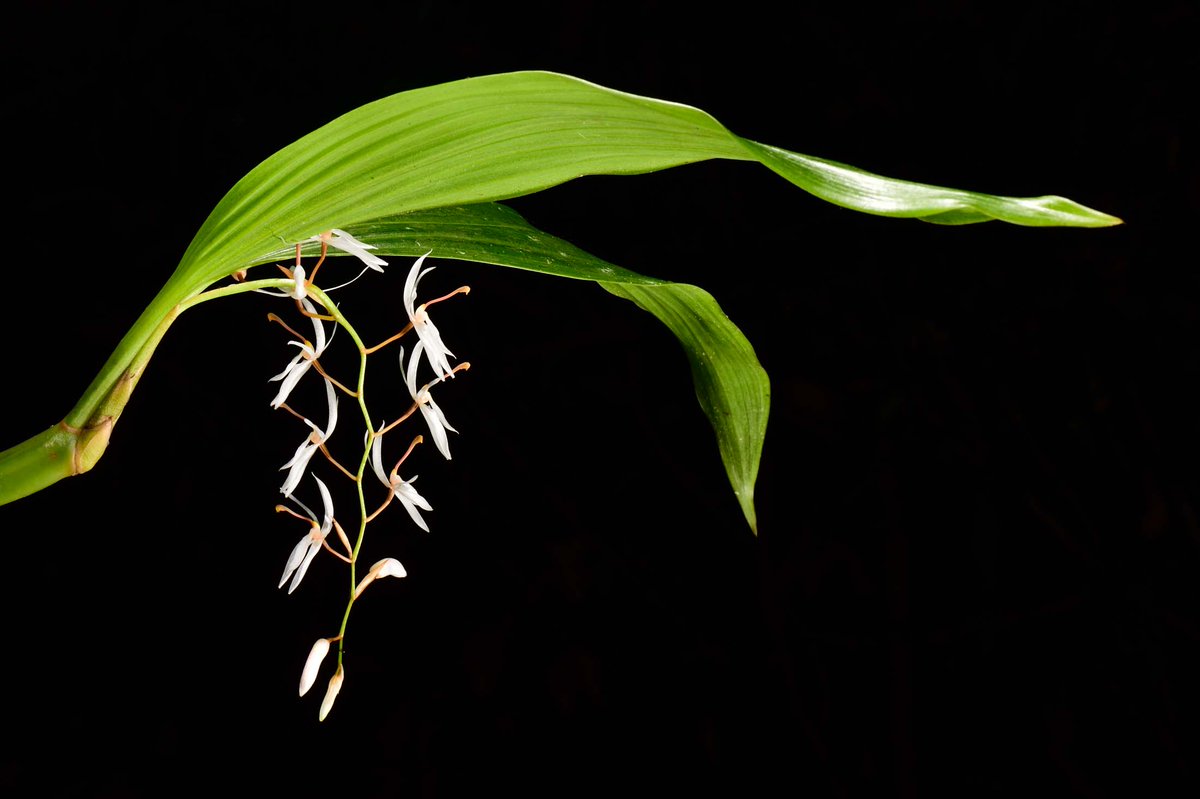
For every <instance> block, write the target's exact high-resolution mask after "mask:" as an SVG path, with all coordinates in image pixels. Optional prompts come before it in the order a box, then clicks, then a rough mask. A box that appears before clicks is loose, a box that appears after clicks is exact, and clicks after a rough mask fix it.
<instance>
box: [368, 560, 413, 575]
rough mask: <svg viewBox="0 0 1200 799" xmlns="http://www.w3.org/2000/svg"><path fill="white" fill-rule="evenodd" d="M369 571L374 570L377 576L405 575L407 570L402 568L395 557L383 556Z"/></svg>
mask: <svg viewBox="0 0 1200 799" xmlns="http://www.w3.org/2000/svg"><path fill="white" fill-rule="evenodd" d="M371 571H373V572H375V574H376V576H377V577H407V576H408V572H406V571H405V570H404V566H403V565H401V563H400V561H398V560H396V559H395V558H384V559H383V560H381V561H379V562H378V563H376V564H375V565H374V566H372V567H371Z"/></svg>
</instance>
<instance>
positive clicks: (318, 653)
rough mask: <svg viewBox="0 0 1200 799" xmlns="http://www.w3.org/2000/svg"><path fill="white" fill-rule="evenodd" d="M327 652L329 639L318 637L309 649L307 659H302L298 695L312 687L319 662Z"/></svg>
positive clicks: (302, 694) (319, 667) (319, 665)
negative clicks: (302, 669) (302, 665)
mask: <svg viewBox="0 0 1200 799" xmlns="http://www.w3.org/2000/svg"><path fill="white" fill-rule="evenodd" d="M328 654H329V639H328V638H318V639H317V642H316V643H315V644H313V645H312V649H311V650H309V653H308V660H306V661H304V671H302V672H300V696H304V695H305V694H306V693H308V689H309V688H312V687H313V683H315V682H316V681H317V672H318V671H319V670H320V669H321V662H322V661H324V660H325V656H326V655H328Z"/></svg>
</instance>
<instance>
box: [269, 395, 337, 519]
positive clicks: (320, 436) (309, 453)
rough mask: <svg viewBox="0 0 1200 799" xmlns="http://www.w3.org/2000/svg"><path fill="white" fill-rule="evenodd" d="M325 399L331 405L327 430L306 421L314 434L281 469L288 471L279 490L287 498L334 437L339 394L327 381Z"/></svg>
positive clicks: (306, 439) (326, 424) (305, 440)
mask: <svg viewBox="0 0 1200 799" xmlns="http://www.w3.org/2000/svg"><path fill="white" fill-rule="evenodd" d="M325 398H326V400H327V401H328V403H329V417H328V421H326V422H325V429H324V430H322V429H321V428H319V427H317V426H316V425H315V424H314V423H313V422H311V421H310V420H308V419H304V423H305V424H306V425H308V426H309V427H310V428H312V432H310V433H309V434H308V437H307V438H305V439H304V441H302V442H301V443H300V446H299V447H297V448H296V452H295V454H293V455H292V459H291V460H290V461H288V462H287V463H285V464H283V466H280V467H279V470H280V471H283V470H284V469H287V470H288V473H287V478H285V479H284V481H283V485H282V486H280V488H279V493H281V494H283V495H284V496H285V497H290V496H291V495H292V492H293V491H295V490H296V486H298V485H300V481H301V480H303V479H304V473H305V472H306V471H307V470H308V464H309V462H310V461H311V460H312V457H313V455H316V454H317V450H319V449H320V448H321V445H322V444H324V443H325V442H326V441H328V440H329V437H330V436H332V435H333V430H334V428H336V427H337V420H338V410H337V407H338V400H337V392H336V391H335V390H334V388H333V383H331V382H330V381H328V380H326V381H325Z"/></svg>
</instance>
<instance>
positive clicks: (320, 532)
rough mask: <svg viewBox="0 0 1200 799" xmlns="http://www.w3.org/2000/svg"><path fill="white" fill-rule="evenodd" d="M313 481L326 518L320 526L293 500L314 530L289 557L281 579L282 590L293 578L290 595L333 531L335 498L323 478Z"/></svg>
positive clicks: (304, 506)
mask: <svg viewBox="0 0 1200 799" xmlns="http://www.w3.org/2000/svg"><path fill="white" fill-rule="evenodd" d="M313 479H314V480H316V481H317V488H319V489H320V490H321V502H322V503H323V504H324V506H325V512H324V517H323V518H322V520H321V523H320V524H319V525H318V524H317V517H316V515H315V514H314V513H313V512H312V511H311V510H309V509H308V506H307V505H305V504H304V503H303V502H301V501H300V500H298V499H297V500H293V501H294V502H295V503H296V504H297V505H299V506H300V507H301V508H303V509H304V512H305V513H307V514H308V518H309V519H310V520H311V521H312V529H311V530H309V532H308V534H307V535H305V536H304V537H303V538H301V539H300V541H299V542H298V543H297V544H296V546H295V547H294V548H293V549H292V554H291V555H289V556H288V560H287V564H286V565H285V566H284V567H283V577H281V578H279V587H280V588H283V584H284V583H286V582H287V580H288V578H289V577H291V578H292V584H291V585H290V586H288V593H289V594H290V593H292V592H293V591H295V590H296V586H298V585H300V581H301V580H303V579H304V575H305V573H306V572H307V571H308V565H309V564H310V563H312V560H313V558H315V557H316V556H317V552H319V551H320V549H321V546H322V545H323V544H324V543H325V537H326V536H327V535H329V531H330V530H331V529H333V498H332V497H331V496H330V495H329V489H328V488H326V487H325V484H324V483H322V482H321V478H319V477H317V476H316V475H314V476H313Z"/></svg>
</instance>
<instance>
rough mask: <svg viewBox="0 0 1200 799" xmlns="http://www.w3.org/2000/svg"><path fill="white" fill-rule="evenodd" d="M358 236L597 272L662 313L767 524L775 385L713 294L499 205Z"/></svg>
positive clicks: (744, 491) (395, 248)
mask: <svg viewBox="0 0 1200 799" xmlns="http://www.w3.org/2000/svg"><path fill="white" fill-rule="evenodd" d="M355 234H356V235H361V237H362V238H363V239H364V240H365V241H369V242H370V243H371V244H373V245H375V246H376V247H377V248H378V249H377V251H378V252H379V253H380V254H383V255H401V256H417V255H422V254H424V253H427V252H429V251H431V250H432V252H433V257H435V258H452V259H460V260H467V261H477V262H480V263H489V264H498V265H500V266H511V267H516V268H518V269H528V270H531V271H535V272H542V273H544V274H548V275H556V276H558V277H569V278H576V279H581V280H593V281H596V282H597V283H599V284H600V285H601V286H603V287H604V288H605V289H607V290H608V291H610V292H611V293H613V294H615V295H617V296H618V297H624V298H625V299H627V300H630V301H631V302H634V303H635V304H637V305H638V306H639V307H641V308H642V309H644V310H646V311H649V312H650V313H652V314H654V315H655V316H656V317H658V319H659V320H660V321H662V323H663V324H665V325H666V326H667V327H668V328H669V329H670V330H671V332H672V333H674V334H675V336H676V337H677V338H678V339H679V342H680V344H682V345H683V349H684V352H685V353H686V354H687V358H688V362H689V363H690V364H691V367H692V379H693V382H694V383H695V388H696V397H697V399H699V401H700V407H701V408H702V409H703V410H704V413H705V415H706V416H708V420H709V422H710V423H711V424H712V427H713V431H714V432H715V433H716V436H717V448H718V450H719V451H720V453H721V459H722V461H723V462H724V464H725V472H726V474H728V476H729V482H730V484H731V485H732V486H733V491H734V494H735V495H736V496H737V499H738V502H739V504H740V505H741V508H742V513H743V514H744V515H745V517H746V521H747V522H748V523H749V525H750V528H751V529H752V530H754V531H755V532H757V531H758V530H757V519H756V516H755V512H754V482H755V479H756V478H757V477H758V464H759V460H760V458H761V457H762V446H763V437H764V435H765V434H766V429H767V412H768V409H769V407H770V393H771V392H770V383H769V381H768V380H767V373H766V372H765V371H764V370H763V368H762V366H761V365H760V364H759V362H758V358H757V357H756V356H755V354H754V348H753V347H751V346H750V342H749V341H747V340H746V337H745V336H744V335H742V331H740V330H738V328H737V326H736V325H734V324H733V322H731V321H729V318H728V317H727V316H725V313H724V312H723V311H722V310H721V307H720V306H719V305H718V304H717V301H716V300H714V299H713V298H712V296H711V295H710V294H709V293H708V292H706V291H704V290H703V289H700V288H697V287H696V286H691V285H688V284H685V283H668V282H666V281H662V280H654V279H652V278H647V277H643V276H642V275H639V274H637V273H635V272H631V271H629V270H628V269H622V268H621V267H618V266H614V265H613V264H610V263H608V262H607V261H603V260H601V259H599V258H597V257H595V256H594V255H591V254H589V253H587V252H584V251H583V250H581V249H579V248H578V247H575V246H574V245H572V244H569V243H567V242H565V241H563V240H562V239H559V238H556V237H554V236H551V235H549V234H547V233H543V232H542V231H540V230H537V229H536V228H534V227H532V226H531V225H530V224H529V223H528V222H526V221H525V220H524V219H523V218H522V217H521V215H520V214H518V213H517V212H516V211H513V210H512V209H511V208H508V207H506V206H503V205H496V204H494V203H486V204H480V205H471V206H458V207H454V208H440V209H435V210H433V211H418V212H414V213H410V214H402V215H399V216H393V217H388V218H385V219H377V220H372V221H370V222H365V223H363V224H362V225H358V226H356V227H355Z"/></svg>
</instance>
